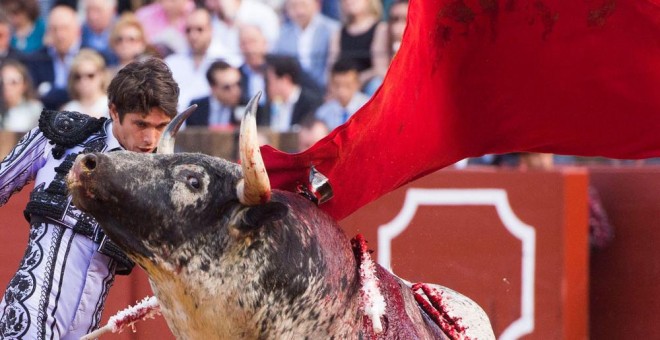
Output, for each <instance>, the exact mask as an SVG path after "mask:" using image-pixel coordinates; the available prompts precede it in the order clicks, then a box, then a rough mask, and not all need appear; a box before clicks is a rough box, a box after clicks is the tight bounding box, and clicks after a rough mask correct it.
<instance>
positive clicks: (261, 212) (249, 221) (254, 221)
mask: <svg viewBox="0 0 660 340" xmlns="http://www.w3.org/2000/svg"><path fill="white" fill-rule="evenodd" d="M288 212H289V208H288V207H287V206H286V205H284V204H282V203H280V202H267V203H264V204H259V205H255V206H252V207H249V208H248V210H247V212H246V213H245V215H244V218H243V226H244V228H246V229H256V228H259V227H261V226H263V225H264V224H266V223H271V222H275V221H279V220H281V219H283V218H284V216H286V214H287V213H288Z"/></svg>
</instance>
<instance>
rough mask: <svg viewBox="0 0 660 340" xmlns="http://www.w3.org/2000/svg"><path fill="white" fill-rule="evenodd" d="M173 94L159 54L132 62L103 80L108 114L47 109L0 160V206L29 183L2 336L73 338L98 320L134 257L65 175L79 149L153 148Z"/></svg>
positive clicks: (0, 314)
mask: <svg viewBox="0 0 660 340" xmlns="http://www.w3.org/2000/svg"><path fill="white" fill-rule="evenodd" d="M178 97H179V87H178V85H177V84H176V83H175V82H174V80H173V79H172V74H171V72H170V70H169V69H168V67H167V65H165V64H164V63H163V62H162V61H160V60H158V59H153V58H152V59H147V60H143V61H138V62H133V63H131V64H128V65H127V66H126V67H124V68H123V69H122V70H120V71H119V73H118V74H117V76H115V78H114V79H113V80H112V82H111V83H110V86H109V87H108V102H109V111H110V117H111V118H112V119H111V120H107V119H105V118H101V119H98V118H92V117H90V116H87V115H85V114H81V113H76V112H58V111H48V110H45V111H44V112H43V113H42V115H41V118H40V121H39V127H36V128H34V129H33V130H31V131H30V132H28V133H27V134H26V135H25V136H24V137H23V138H22V139H21V141H20V142H19V143H18V145H16V147H14V149H13V150H12V151H11V152H10V153H9V155H8V156H7V157H6V158H5V159H4V160H3V161H2V162H1V163H0V206H2V205H4V204H5V203H6V202H7V201H8V200H9V198H10V196H11V195H12V194H13V193H14V192H17V191H19V190H21V189H22V188H23V187H24V186H25V185H27V184H28V183H29V182H32V181H34V190H32V192H31V193H30V201H29V202H28V204H27V207H26V209H25V216H26V218H27V219H28V221H29V223H30V235H29V238H28V245H27V249H26V251H25V256H24V258H23V260H22V261H21V263H20V264H19V268H18V270H17V272H16V274H15V275H14V277H13V278H12V279H11V281H10V282H9V285H8V286H7V290H6V292H5V294H4V297H3V299H2V302H1V303H0V338H2V339H79V338H80V337H81V336H83V335H85V334H87V333H89V332H90V331H92V330H94V329H95V328H96V327H98V324H99V321H100V318H101V313H102V311H103V305H104V303H105V298H106V297H107V295H108V290H109V289H110V287H111V286H112V283H113V282H114V278H115V274H128V273H130V271H131V269H132V267H133V263H132V262H131V261H130V260H129V259H128V258H127V257H126V256H125V255H124V254H123V253H122V252H121V251H120V250H119V249H118V248H117V247H116V246H115V245H114V244H113V243H112V242H110V241H109V240H108V239H107V238H106V237H105V235H104V234H103V231H102V230H101V229H100V227H99V225H98V223H97V222H96V221H95V220H94V218H92V217H91V216H89V215H87V214H85V213H83V212H81V211H80V210H78V209H77V208H76V207H75V206H74V205H73V204H72V203H71V197H70V196H69V193H68V190H67V174H68V172H69V170H70V169H71V167H72V165H73V161H74V160H75V158H76V157H77V156H78V155H79V154H81V153H88V152H112V151H117V150H128V151H134V152H144V153H147V152H153V151H154V150H155V148H156V146H157V145H158V141H159V139H160V136H161V135H162V133H163V131H164V129H165V128H166V127H167V124H168V123H169V122H170V121H171V120H172V118H173V117H174V116H175V115H176V113H177V110H176V105H177V100H178ZM2 227H5V230H8V229H9V227H11V226H8V225H3V226H2Z"/></svg>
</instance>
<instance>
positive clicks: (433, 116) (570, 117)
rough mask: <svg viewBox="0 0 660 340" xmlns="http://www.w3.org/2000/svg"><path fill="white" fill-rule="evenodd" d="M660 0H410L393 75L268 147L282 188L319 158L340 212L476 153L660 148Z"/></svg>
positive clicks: (332, 208) (616, 154) (654, 152)
mask: <svg viewBox="0 0 660 340" xmlns="http://www.w3.org/2000/svg"><path fill="white" fill-rule="evenodd" d="M659 136H660V1H657V0H629V1H614V0H586V1H558V0H557V1H515V0H507V1H476V0H475V1H460V0H458V1H446V0H412V1H411V2H410V9H409V18H408V28H407V29H406V32H405V35H404V40H403V44H402V46H401V50H400V51H399V53H398V54H397V56H396V58H395V59H394V61H393V62H392V65H391V66H390V69H389V71H388V74H387V76H386V78H385V81H384V83H383V85H382V87H381V88H380V89H379V90H378V91H377V92H376V94H375V95H374V96H373V98H372V100H371V101H370V102H369V103H367V104H366V105H365V106H364V107H363V108H362V109H361V110H360V111H359V112H358V113H357V114H355V115H354V116H353V117H352V119H350V120H349V121H348V122H347V123H346V124H344V125H342V126H340V127H338V128H337V129H335V130H334V131H333V132H332V133H331V134H330V135H329V136H327V137H326V138H325V139H323V140H321V141H319V142H318V143H317V144H315V145H314V146H313V147H311V148H310V149H308V150H307V151H305V152H302V153H299V154H294V155H290V154H285V153H281V152H279V151H277V150H275V149H273V148H270V147H263V148H262V153H263V155H264V161H265V163H266V167H267V169H268V172H269V176H270V180H271V183H272V185H273V187H275V188H280V189H285V190H291V191H294V190H295V187H296V185H297V184H298V183H304V182H305V181H306V180H307V177H308V172H309V167H310V165H314V166H316V168H317V169H318V170H319V171H320V172H321V173H323V174H325V175H326V176H328V178H329V179H330V183H331V184H332V187H333V189H334V193H335V197H334V198H333V199H332V200H330V201H329V202H328V203H325V204H323V205H321V208H322V209H324V210H325V211H327V212H328V213H330V214H331V215H332V216H333V217H334V218H336V219H338V220H340V219H342V218H344V217H346V216H348V215H349V214H350V213H352V212H353V211H355V210H357V209H358V208H360V207H361V206H363V205H365V204H367V203H369V202H371V201H373V200H375V199H376V198H378V197H380V196H382V195H384V194H386V193H388V192H390V191H392V190H394V189H396V188H398V187H399V186H401V185H403V184H405V183H408V182H410V181H412V180H414V179H416V178H419V177H421V176H424V175H426V174H428V173H430V172H432V171H435V170H438V169H440V168H443V167H445V166H448V165H450V164H453V163H455V162H457V161H459V160H461V159H464V158H466V157H475V156H480V155H484V154H487V153H506V152H514V151H533V152H550V153H556V154H567V155H582V156H605V157H612V158H625V159H636V158H648V157H657V156H660V137H659Z"/></svg>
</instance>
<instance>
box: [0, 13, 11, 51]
mask: <svg viewBox="0 0 660 340" xmlns="http://www.w3.org/2000/svg"><path fill="white" fill-rule="evenodd" d="M10 39H11V22H10V21H9V16H8V15H7V12H5V11H4V10H3V9H2V8H0V53H6V52H7V50H9V42H10Z"/></svg>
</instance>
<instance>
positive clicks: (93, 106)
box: [62, 49, 109, 118]
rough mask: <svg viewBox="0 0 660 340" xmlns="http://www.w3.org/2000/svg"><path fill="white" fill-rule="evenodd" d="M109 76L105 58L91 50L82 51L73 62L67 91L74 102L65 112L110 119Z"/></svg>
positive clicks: (64, 108) (68, 104) (69, 104)
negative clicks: (107, 92)
mask: <svg viewBox="0 0 660 340" xmlns="http://www.w3.org/2000/svg"><path fill="white" fill-rule="evenodd" d="M107 86H108V74H107V71H106V69H105V61H104V60H103V57H102V56H101V55H100V54H99V53H98V52H96V51H94V50H91V49H82V50H80V52H79V53H78V55H77V56H75V58H73V61H72V62H71V70H70V71H69V83H68V84H67V90H68V91H69V96H71V98H73V100H72V101H70V102H68V103H66V104H65V105H64V106H63V107H62V110H63V111H76V112H81V113H85V114H87V115H90V116H92V117H96V118H101V117H108V116H109V114H108V96H107V94H106V89H107Z"/></svg>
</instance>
